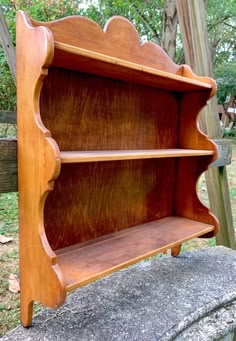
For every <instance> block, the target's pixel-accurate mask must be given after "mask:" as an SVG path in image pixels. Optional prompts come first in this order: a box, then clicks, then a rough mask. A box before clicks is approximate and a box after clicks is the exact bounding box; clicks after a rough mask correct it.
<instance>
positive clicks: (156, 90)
mask: <svg viewBox="0 0 236 341" xmlns="http://www.w3.org/2000/svg"><path fill="white" fill-rule="evenodd" d="M17 65H18V68H17V82H18V84H17V87H18V136H19V141H18V159H19V162H18V165H19V166H18V170H19V172H18V174H19V212H20V213H19V214H20V217H19V218H20V219H19V220H20V272H21V320H22V324H23V325H24V326H28V325H30V323H31V319H32V308H33V301H34V300H38V301H40V302H42V303H44V304H46V305H48V306H50V307H55V306H58V305H60V304H62V303H63V302H64V300H65V296H66V291H68V290H71V289H73V288H76V287H79V286H81V285H83V284H85V283H89V282H91V281H92V280H94V279H96V278H99V277H101V276H103V275H106V274H108V273H110V272H112V271H115V270H117V269H120V268H122V267H124V266H127V265H128V264H132V263H134V262H136V261H138V260H140V259H143V258H145V257H147V256H150V255H152V254H154V253H157V252H161V251H165V250H166V249H167V248H171V250H172V254H173V255H177V254H178V252H179V251H180V248H179V245H181V243H183V242H184V241H186V240H188V239H191V238H194V237H197V236H204V237H210V236H213V235H214V234H215V233H216V231H217V228H218V224H217V221H216V219H215V218H214V217H213V216H212V215H211V214H210V213H209V210H208V209H207V208H206V207H205V206H203V204H202V203H201V202H200V201H199V199H198V197H197V194H196V184H197V180H198V177H199V176H200V175H201V173H202V172H203V171H205V170H206V169H207V167H208V165H209V164H210V162H212V161H213V160H214V159H215V158H216V147H215V145H214V144H213V143H212V142H211V141H209V140H208V139H207V137H206V136H205V135H203V134H202V133H201V132H200V131H199V130H198V128H197V115H198V112H199V110H200V109H201V108H202V107H203V106H204V105H205V104H206V102H207V100H208V99H209V98H210V97H211V96H213V94H214V93H215V89H216V86H215V82H214V81H213V80H212V79H210V78H204V77H203V78H201V77H197V76H196V75H194V74H193V73H192V71H191V69H190V68H188V67H187V66H180V67H179V66H177V65H176V64H174V63H173V62H172V61H171V60H170V58H169V57H168V56H167V55H166V54H165V53H164V51H163V50H162V49H161V48H160V47H158V46H157V45H155V44H152V43H145V44H144V45H140V41H139V37H138V34H137V32H136V30H135V29H134V27H133V26H132V24H131V23H129V22H128V21H127V20H126V19H124V18H121V17H115V18H113V19H111V20H110V21H109V22H108V24H107V25H106V26H105V29H104V31H103V30H102V29H101V28H100V27H99V26H98V25H97V24H95V23H94V22H93V21H91V20H89V19H86V18H82V17H68V18H65V19H61V20H58V21H55V22H51V23H39V22H36V21H31V20H30V19H29V18H28V17H27V16H26V15H25V14H24V13H23V12H19V13H18V17H17Z"/></svg>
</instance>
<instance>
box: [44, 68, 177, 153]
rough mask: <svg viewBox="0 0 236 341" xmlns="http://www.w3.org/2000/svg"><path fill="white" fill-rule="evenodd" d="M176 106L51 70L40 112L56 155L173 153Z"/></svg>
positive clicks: (157, 94)
mask: <svg viewBox="0 0 236 341" xmlns="http://www.w3.org/2000/svg"><path fill="white" fill-rule="evenodd" d="M61 84H63V86H61ZM65 98H66V101H65ZM178 102H179V97H178V95H177V94H173V93H171V92H168V91H165V90H159V89H155V88H149V87H144V86H141V85H137V84H133V83H127V82H123V81H116V80H113V79H107V78H104V77H98V76H92V75H88V74H84V73H76V72H72V71H67V70H62V69H56V68H53V67H52V68H51V69H50V70H49V74H48V77H47V78H46V79H45V82H44V86H43V88H42V93H41V97H40V111H41V118H42V120H43V123H44V125H45V126H46V127H47V128H48V129H49V130H50V131H51V134H52V137H53V138H54V139H55V140H56V141H57V143H58V145H59V148H60V150H62V151H75V150H77V151H79V150H122V149H156V148H175V147H176V144H177V127H178ZM72 136H73V138H71V137H72Z"/></svg>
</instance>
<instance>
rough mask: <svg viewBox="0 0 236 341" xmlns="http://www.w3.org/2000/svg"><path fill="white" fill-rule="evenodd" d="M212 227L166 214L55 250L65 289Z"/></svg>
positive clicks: (150, 254) (74, 286) (172, 245)
mask: <svg viewBox="0 0 236 341" xmlns="http://www.w3.org/2000/svg"><path fill="white" fill-rule="evenodd" d="M214 229H215V227H214V226H212V225H208V224H204V223H199V222H197V221H194V220H190V219H186V218H180V217H175V216H174V217H166V218H163V219H159V220H155V221H152V222H149V223H146V224H142V225H138V226H135V227H131V228H129V229H125V230H122V231H119V232H115V233H111V234H109V235H106V236H104V237H100V238H97V239H95V240H92V241H89V242H85V243H81V244H77V245H73V246H70V247H66V248H63V249H60V250H57V251H56V252H55V253H56V254H57V256H58V257H57V258H58V264H59V266H60V268H61V271H62V273H63V275H64V279H65V283H66V287H67V290H72V289H75V288H77V287H79V286H82V285H84V284H87V283H89V282H91V281H93V280H95V279H98V278H100V277H103V276H104V275H107V274H109V273H111V272H113V271H115V270H118V269H121V268H124V267H126V266H128V265H130V264H133V263H136V262H137V261H140V260H142V259H144V258H146V257H148V256H152V255H154V254H156V253H158V252H162V251H164V250H166V249H169V248H172V247H174V246H176V245H179V244H181V243H183V242H185V241H187V240H190V239H192V238H196V237H199V236H201V235H204V234H205V233H208V232H210V231H213V230H214Z"/></svg>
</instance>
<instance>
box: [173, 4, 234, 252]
mask: <svg viewBox="0 0 236 341" xmlns="http://www.w3.org/2000/svg"><path fill="white" fill-rule="evenodd" d="M176 5H177V12H178V18H179V23H180V29H181V33H182V39H183V45H184V53H185V60H186V63H187V64H189V65H190V66H191V67H192V69H193V70H194V71H195V72H196V74H199V75H201V76H212V63H211V57H210V50H209V42H208V33H207V26H206V19H205V6H204V5H205V4H204V0H197V1H195V0H176ZM200 127H201V130H202V131H203V132H205V133H206V134H207V135H208V136H209V137H210V138H212V139H216V138H220V137H221V131H220V123H219V118H218V109H217V100H216V97H214V98H213V99H211V100H210V101H209V104H208V105H207V106H206V108H205V109H204V111H203V112H202V113H201V116H200ZM206 183H207V190H208V195H209V202H210V207H211V211H212V212H213V213H214V214H215V215H216V216H217V218H218V219H219V222H220V226H221V229H220V232H219V233H218V234H217V237H216V241H217V244H220V245H225V246H228V247H231V248H232V249H236V241H235V232H234V226H233V218H232V210H231V202H230V196H229V188H228V180H227V172H226V168H225V167H212V168H210V169H209V170H208V172H206Z"/></svg>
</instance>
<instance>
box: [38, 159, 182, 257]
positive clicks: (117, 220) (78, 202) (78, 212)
mask: <svg viewBox="0 0 236 341" xmlns="http://www.w3.org/2000/svg"><path fill="white" fill-rule="evenodd" d="M163 172H164V173H163ZM175 172H176V160H175V159H174V158H168V159H156V160H130V161H114V162H111V161H107V162H97V163H81V164H78V165H76V164H63V165H62V168H61V173H60V175H59V177H58V179H57V180H56V181H55V185H54V191H52V192H51V193H50V194H49V196H48V198H47V200H46V204H45V208H44V225H45V231H46V234H47V238H48V241H49V243H50V245H51V247H52V248H53V250H56V249H59V248H62V247H66V246H69V245H73V244H76V243H80V242H84V241H87V240H90V239H94V238H97V237H100V236H102V235H105V234H108V233H112V232H115V231H119V230H121V229H124V228H128V227H132V226H135V225H138V224H143V223H146V222H148V221H151V220H156V219H159V218H163V217H165V216H169V215H172V214H173V213H174V191H175ZM163 177H164V179H165V181H163ZM58 198H60V200H58ZM65 208H66V209H65Z"/></svg>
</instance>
